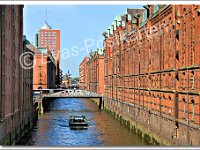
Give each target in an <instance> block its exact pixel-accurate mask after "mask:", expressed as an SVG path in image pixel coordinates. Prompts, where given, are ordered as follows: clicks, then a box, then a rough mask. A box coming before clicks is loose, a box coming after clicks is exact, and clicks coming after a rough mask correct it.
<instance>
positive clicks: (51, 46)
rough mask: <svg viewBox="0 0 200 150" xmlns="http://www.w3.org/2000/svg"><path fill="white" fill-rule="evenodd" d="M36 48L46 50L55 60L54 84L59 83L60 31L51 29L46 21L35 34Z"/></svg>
mask: <svg viewBox="0 0 200 150" xmlns="http://www.w3.org/2000/svg"><path fill="white" fill-rule="evenodd" d="M36 46H37V47H43V48H46V49H48V50H49V51H50V52H51V53H52V54H53V55H54V59H55V60H56V76H57V77H56V80H57V81H56V83H57V84H58V85H59V84H60V82H61V80H60V79H61V77H60V71H61V70H60V30H58V29H52V27H51V26H50V25H49V24H48V23H47V20H46V21H45V23H44V26H42V27H41V28H40V29H39V32H38V33H37V34H36Z"/></svg>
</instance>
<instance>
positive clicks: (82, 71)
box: [79, 57, 89, 89]
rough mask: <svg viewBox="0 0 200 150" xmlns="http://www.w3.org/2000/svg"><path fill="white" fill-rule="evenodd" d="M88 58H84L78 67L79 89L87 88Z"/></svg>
mask: <svg viewBox="0 0 200 150" xmlns="http://www.w3.org/2000/svg"><path fill="white" fill-rule="evenodd" d="M88 60H89V57H85V58H84V59H83V61H82V62H81V64H80V65H79V84H80V85H79V88H80V89H87V88H88V65H87V61H88Z"/></svg>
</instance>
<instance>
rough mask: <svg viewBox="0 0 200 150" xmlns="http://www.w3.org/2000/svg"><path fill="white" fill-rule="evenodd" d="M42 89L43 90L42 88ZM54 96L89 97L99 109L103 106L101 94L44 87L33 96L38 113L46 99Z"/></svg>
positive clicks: (44, 104) (41, 110)
mask: <svg viewBox="0 0 200 150" xmlns="http://www.w3.org/2000/svg"><path fill="white" fill-rule="evenodd" d="M43 91H44V90H43ZM35 92H39V91H38V90H37V91H35ZM40 92H41V91H40ZM55 98H91V99H94V100H95V102H96V103H97V104H98V106H99V110H101V109H102V107H103V106H104V101H103V95H101V94H96V93H93V92H90V91H86V90H71V89H62V90H61V89H59V90H54V89H45V92H44V93H43V92H41V93H40V94H37V95H35V96H34V97H33V100H34V102H35V103H38V111H39V113H40V114H43V113H44V110H45V106H46V104H47V103H48V100H51V99H55Z"/></svg>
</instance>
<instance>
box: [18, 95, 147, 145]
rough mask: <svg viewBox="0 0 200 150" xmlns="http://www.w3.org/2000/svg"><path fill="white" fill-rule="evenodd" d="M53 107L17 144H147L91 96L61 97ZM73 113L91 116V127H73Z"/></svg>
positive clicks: (53, 102)
mask: <svg viewBox="0 0 200 150" xmlns="http://www.w3.org/2000/svg"><path fill="white" fill-rule="evenodd" d="M49 107H50V111H48V112H45V114H43V115H41V116H39V118H38V122H37V124H36V125H35V126H34V128H33V129H31V130H30V131H29V132H28V133H27V134H25V135H24V137H23V138H22V139H21V141H20V142H19V143H18V144H17V145H22V146H28V145H30V146H32V145H35V146H147V145H148V143H146V142H145V141H144V140H143V139H141V138H140V137H138V136H137V135H135V134H134V133H133V132H132V131H131V130H129V129H128V128H127V127H125V126H124V125H122V124H121V123H119V122H118V121H117V120H116V119H114V118H113V116H111V115H109V114H107V113H106V112H104V111H99V109H98V106H97V105H96V104H95V103H94V102H92V101H91V100H90V99H82V98H57V99H54V100H52V101H51V103H50V105H49ZM72 115H84V116H86V117H87V118H88V120H90V121H89V128H88V129H84V130H72V129H70V128H69V125H68V119H69V118H70V116H72Z"/></svg>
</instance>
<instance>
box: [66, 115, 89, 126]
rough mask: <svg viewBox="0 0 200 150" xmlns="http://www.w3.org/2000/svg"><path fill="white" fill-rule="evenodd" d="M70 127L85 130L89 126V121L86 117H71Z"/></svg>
mask: <svg viewBox="0 0 200 150" xmlns="http://www.w3.org/2000/svg"><path fill="white" fill-rule="evenodd" d="M69 126H70V127H72V128H74V127H75V128H79V127H80V128H82V127H83V128H84V127H87V126H88V120H87V119H86V118H85V116H71V117H70V119H69Z"/></svg>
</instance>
